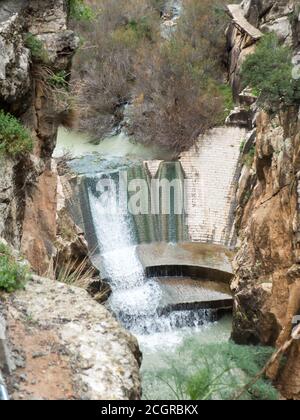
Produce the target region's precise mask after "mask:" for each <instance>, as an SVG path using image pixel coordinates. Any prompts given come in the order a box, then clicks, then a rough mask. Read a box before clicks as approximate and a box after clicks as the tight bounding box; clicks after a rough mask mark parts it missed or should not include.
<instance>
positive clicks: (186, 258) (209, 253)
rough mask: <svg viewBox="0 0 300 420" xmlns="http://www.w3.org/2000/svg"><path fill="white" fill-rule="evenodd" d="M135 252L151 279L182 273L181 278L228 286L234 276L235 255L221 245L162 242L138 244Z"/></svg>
mask: <svg viewBox="0 0 300 420" xmlns="http://www.w3.org/2000/svg"><path fill="white" fill-rule="evenodd" d="M137 253H138V256H139V258H140V260H141V262H142V264H143V267H144V269H145V271H146V273H147V274H148V275H149V276H150V277H160V276H164V275H166V276H172V275H173V276H174V275H176V270H181V272H180V275H183V276H188V277H191V278H200V279H203V280H205V279H206V280H214V281H221V282H225V283H229V281H230V279H231V278H232V275H233V272H232V265H231V261H232V258H233V256H234V254H233V252H231V251H229V250H228V249H227V248H226V247H223V246H221V245H213V244H202V243H190V242H181V243H177V244H169V243H164V242H161V243H152V244H142V245H138V246H137ZM173 270H174V271H175V272H173ZM164 273H165V274H164Z"/></svg>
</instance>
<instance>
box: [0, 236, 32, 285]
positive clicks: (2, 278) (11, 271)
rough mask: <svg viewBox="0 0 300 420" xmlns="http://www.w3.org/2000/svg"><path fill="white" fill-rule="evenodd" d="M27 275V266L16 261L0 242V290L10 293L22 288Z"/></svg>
mask: <svg viewBox="0 0 300 420" xmlns="http://www.w3.org/2000/svg"><path fill="white" fill-rule="evenodd" d="M27 275H28V269H27V267H26V266H24V265H22V264H21V263H18V262H16V261H15V258H14V257H13V256H12V254H11V251H10V249H9V248H8V247H7V246H6V245H4V244H2V243H0V290H4V291H5V292H8V293H12V292H14V291H15V290H19V289H22V288H23V287H24V285H25V282H26V278H27Z"/></svg>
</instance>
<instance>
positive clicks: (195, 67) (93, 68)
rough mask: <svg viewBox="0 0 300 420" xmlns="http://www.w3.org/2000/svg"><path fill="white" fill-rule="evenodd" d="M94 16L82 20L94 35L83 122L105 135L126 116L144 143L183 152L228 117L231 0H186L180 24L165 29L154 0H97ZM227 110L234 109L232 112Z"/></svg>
mask: <svg viewBox="0 0 300 420" xmlns="http://www.w3.org/2000/svg"><path fill="white" fill-rule="evenodd" d="M88 3H89V5H90V6H91V7H94V8H95V20H94V21H93V22H89V24H86V22H82V21H81V22H76V23H75V27H76V29H77V31H78V32H80V33H81V34H82V36H83V37H84V39H85V40H86V42H85V43H84V44H83V46H82V48H81V50H80V51H79V53H78V54H77V57H76V58H75V63H74V69H75V75H74V80H73V81H74V85H75V87H76V88H75V90H76V92H77V94H78V97H79V108H80V110H81V118H80V129H81V130H83V131H85V132H89V133H91V134H92V136H93V138H96V139H98V140H100V139H101V138H103V137H104V136H105V135H107V134H110V133H111V132H112V131H113V130H114V129H116V127H118V125H119V124H120V122H121V121H123V117H124V105H126V104H128V103H130V104H131V106H130V107H129V109H128V111H126V112H128V114H129V118H125V126H126V127H125V128H126V129H127V131H128V133H129V134H130V135H131V136H132V138H134V139H136V140H138V141H139V142H141V143H146V144H149V143H153V144H158V145H160V146H165V147H168V148H170V149H172V150H173V151H174V154H175V155H176V154H177V153H179V152H180V151H182V150H185V149H188V148H190V147H191V146H192V145H193V144H194V143H195V141H196V140H197V138H198V136H199V134H201V133H203V132H205V131H206V130H207V129H209V128H211V127H212V126H214V125H217V124H220V123H222V122H223V121H224V115H225V109H228V107H230V106H231V99H230V98H229V96H228V92H226V91H225V90H226V88H225V89H224V85H223V76H224V74H223V67H222V65H223V58H224V61H225V57H224V54H225V51H226V48H225V37H224V29H225V27H226V25H227V23H228V20H227V19H226V14H225V12H224V10H223V7H222V6H223V5H224V3H225V1H223V0H213V1H211V0H205V1H201V2H199V1H197V0H186V2H185V6H184V12H183V16H182V17H181V19H179V21H178V25H177V28H176V31H173V32H172V33H170V36H169V37H167V38H165V37H163V36H162V35H161V25H162V21H161V19H160V14H161V11H162V8H163V3H164V2H161V1H154V0H138V1H137V0H126V1H125V0H100V1H98V2H95V1H92V0H90V1H89V2H88ZM226 114H227V112H226Z"/></svg>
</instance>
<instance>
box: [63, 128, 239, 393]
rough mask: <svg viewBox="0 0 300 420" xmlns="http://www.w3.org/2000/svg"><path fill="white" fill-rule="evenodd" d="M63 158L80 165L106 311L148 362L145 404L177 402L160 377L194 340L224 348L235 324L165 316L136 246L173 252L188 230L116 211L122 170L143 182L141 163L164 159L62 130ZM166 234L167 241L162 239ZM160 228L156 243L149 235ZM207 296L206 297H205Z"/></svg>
mask: <svg viewBox="0 0 300 420" xmlns="http://www.w3.org/2000/svg"><path fill="white" fill-rule="evenodd" d="M70 145H71V146H70ZM66 151H68V152H69V153H71V154H73V157H75V159H73V160H71V161H70V166H71V167H72V168H73V170H75V171H77V172H78V174H79V175H80V177H82V179H83V181H84V182H83V185H84V190H85V192H84V193H85V199H86V201H87V206H88V208H89V211H88V212H87V214H86V216H85V225H86V228H87V229H86V230H87V231H89V232H92V234H87V236H88V240H89V242H90V248H91V250H93V251H94V252H93V260H94V263H95V265H97V266H98V268H99V269H100V271H101V273H102V277H104V278H106V279H107V281H108V282H109V283H110V286H111V289H112V295H111V297H110V299H109V302H108V307H109V308H110V310H111V311H112V312H114V314H115V315H116V316H117V318H118V319H119V320H120V322H121V323H122V324H123V325H124V326H125V327H126V328H127V329H129V330H130V331H131V332H132V333H133V334H134V335H135V336H136V337H137V338H138V341H139V343H140V347H141V350H142V352H143V355H144V359H143V365H142V374H143V388H144V398H151V399H168V398H170V399H173V398H174V395H173V394H172V392H171V391H170V388H169V386H167V385H166V383H165V382H164V381H162V380H161V379H160V374H161V371H163V370H164V369H167V367H168V366H169V365H170V364H173V363H176V364H177V363H178V362H179V361H180V360H181V358H182V348H183V347H184V346H185V344H186V343H188V342H190V340H191V339H192V340H193V342H194V345H197V346H200V345H201V344H202V345H203V344H206V343H214V342H215V343H220V342H223V341H227V340H228V339H229V336H230V329H231V319H230V317H225V318H223V319H222V320H221V321H218V322H213V319H212V317H211V313H210V311H209V310H180V311H173V312H167V313H161V311H160V308H161V302H162V289H161V287H160V284H159V282H158V281H157V279H156V278H153V277H152V278H147V276H146V274H145V270H144V267H143V266H142V263H141V261H140V259H139V257H138V254H137V246H138V244H139V243H140V242H143V241H144V240H147V241H148V242H151V241H154V243H155V241H156V240H159V241H167V242H168V241H170V240H171V241H173V243H174V245H175V244H176V240H177V238H178V240H180V239H182V237H183V236H184V229H183V225H184V223H182V221H181V220H178V219H176V218H172V219H170V220H168V221H167V222H165V224H164V223H163V224H162V223H161V222H160V221H159V219H155V220H152V219H151V220H150V216H148V215H145V216H143V218H142V219H139V221H138V222H137V221H136V219H135V218H133V217H132V215H130V214H129V213H128V212H122V211H119V209H118V206H117V205H116V203H118V198H119V194H120V192H119V189H118V182H119V178H118V174H119V172H120V170H121V171H122V172H124V171H125V172H126V173H127V174H129V175H130V176H132V174H133V175H136V174H137V175H138V176H139V177H141V176H144V171H143V170H142V169H141V167H142V166H141V165H142V161H143V160H144V159H154V158H160V159H164V158H166V155H164V154H159V152H158V151H157V150H153V149H146V148H143V147H142V148H141V147H140V146H138V147H136V145H134V144H132V143H131V142H130V141H129V140H128V139H124V138H122V137H120V136H117V137H115V138H113V139H109V140H107V141H104V142H103V143H101V144H100V145H99V146H94V145H91V144H89V143H88V139H86V138H83V137H82V136H80V135H78V134H74V133H67V132H65V131H64V130H61V131H60V135H59V139H58V145H57V149H56V151H55V154H56V156H57V157H58V156H61V155H63V154H64V153H65V152H66ZM134 168H137V169H134ZM172 174H173V172H172ZM175 174H176V171H175ZM172 176H173V175H172ZM174 176H175V175H174ZM103 179H105V180H106V183H107V185H110V184H112V185H115V183H116V180H118V181H117V183H116V185H117V188H110V189H108V192H107V193H106V194H102V195H101V194H99V193H98V186H97V184H98V182H99V181H101V180H103ZM148 219H149V220H148ZM140 225H142V228H141V226H140ZM173 225H174V226H173ZM162 226H163V229H162V230H163V231H164V232H163V234H162V232H159V231H160V230H161V228H162ZM155 227H156V229H157V230H158V232H156V235H158V237H157V236H155V235H154V234H153V232H152V230H153V229H154V228H155ZM141 231H142V233H141ZM144 231H145V232H146V233H145V232H144ZM174 232H175V233H174ZM203 293H207V291H204V290H203Z"/></svg>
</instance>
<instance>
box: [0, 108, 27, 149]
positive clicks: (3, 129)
mask: <svg viewBox="0 0 300 420" xmlns="http://www.w3.org/2000/svg"><path fill="white" fill-rule="evenodd" d="M32 147H33V143H32V139H31V137H30V134H29V132H28V131H27V130H26V129H25V128H24V127H23V126H22V124H21V123H20V122H19V121H18V120H17V118H15V117H13V116H12V115H10V114H6V113H4V111H3V110H1V111H0V156H3V155H8V156H11V157H16V156H18V155H22V154H24V153H28V152H30V151H31V150H32Z"/></svg>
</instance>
